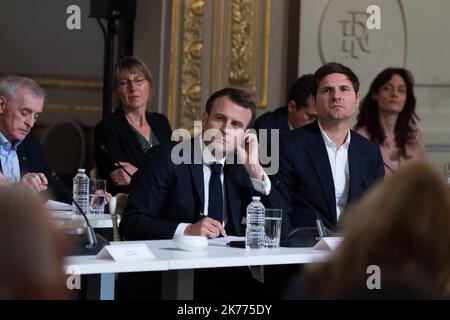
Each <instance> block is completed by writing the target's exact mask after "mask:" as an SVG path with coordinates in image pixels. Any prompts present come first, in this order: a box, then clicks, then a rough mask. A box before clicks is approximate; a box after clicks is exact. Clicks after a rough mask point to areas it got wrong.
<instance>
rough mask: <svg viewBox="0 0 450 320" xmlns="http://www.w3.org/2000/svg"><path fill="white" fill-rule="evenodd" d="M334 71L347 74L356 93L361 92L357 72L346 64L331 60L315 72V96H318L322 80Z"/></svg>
mask: <svg viewBox="0 0 450 320" xmlns="http://www.w3.org/2000/svg"><path fill="white" fill-rule="evenodd" d="M332 73H341V74H343V75H345V76H347V78H348V80H350V82H351V83H352V86H353V89H354V90H355V92H356V93H358V92H359V80H358V77H357V76H356V74H355V73H354V72H353V71H352V70H351V69H350V68H348V67H346V66H344V65H343V64H340V63H336V62H330V63H326V64H324V65H323V66H321V67H320V68H319V69H317V71H316V72H315V73H314V90H313V95H314V96H316V94H317V89H318V88H319V83H320V81H322V79H323V78H325V77H326V76H327V75H329V74H332Z"/></svg>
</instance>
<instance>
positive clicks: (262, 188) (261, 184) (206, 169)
mask: <svg viewBox="0 0 450 320" xmlns="http://www.w3.org/2000/svg"><path fill="white" fill-rule="evenodd" d="M201 150H203V186H204V188H203V190H204V195H203V199H204V204H203V210H204V211H203V215H205V216H207V215H208V204H209V180H210V179H211V168H210V166H209V165H210V164H212V163H214V162H219V163H221V164H222V166H224V165H225V160H226V158H223V159H222V160H216V158H215V157H214V156H213V155H212V154H211V152H210V150H209V149H208V148H206V147H203V148H202V149H201ZM223 179H224V175H223V170H222V173H221V174H220V181H221V182H222V199H223V200H224V203H223V211H224V212H223V226H225V225H226V224H227V221H228V215H227V202H226V201H225V199H226V197H225V188H224V187H223ZM250 180H251V182H252V186H253V188H254V189H255V190H256V191H258V192H259V193H262V194H263V195H268V194H269V193H270V189H271V183H270V179H269V177H268V176H267V174H266V173H265V172H264V175H263V180H258V179H253V178H250ZM188 225H189V223H180V224H179V225H178V227H177V229H176V230H175V233H174V235H173V236H174V237H175V236H178V235H183V234H184V230H185V229H186V228H187V226H188Z"/></svg>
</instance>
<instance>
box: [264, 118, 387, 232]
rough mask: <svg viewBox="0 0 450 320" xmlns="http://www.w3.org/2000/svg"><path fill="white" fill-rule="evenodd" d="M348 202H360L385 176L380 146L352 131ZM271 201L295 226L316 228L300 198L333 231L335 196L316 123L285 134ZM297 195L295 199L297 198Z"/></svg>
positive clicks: (313, 219)
mask: <svg viewBox="0 0 450 320" xmlns="http://www.w3.org/2000/svg"><path fill="white" fill-rule="evenodd" d="M348 165H349V176H350V185H349V194H348V202H347V203H349V202H351V201H353V200H355V199H358V198H359V197H360V196H361V195H362V193H363V192H364V191H365V190H366V189H367V188H368V187H370V186H371V185H372V184H373V183H374V182H375V181H376V180H377V179H379V178H381V177H383V176H384V166H383V159H382V156H381V152H380V149H379V147H378V146H377V145H376V144H375V143H373V142H371V141H369V140H367V139H366V138H364V137H362V136H361V135H359V134H358V133H356V132H355V131H353V130H351V138H350V145H349V149H348ZM272 185H273V186H274V188H273V189H274V192H272V197H271V200H273V201H272V202H275V203H277V204H278V206H282V207H283V208H284V209H285V210H286V212H288V217H289V219H290V223H291V226H292V227H315V219H316V215H315V213H314V210H313V209H311V208H310V207H309V206H308V205H306V204H304V203H301V201H300V200H298V199H295V197H300V198H302V199H303V200H304V201H306V202H307V203H308V204H310V205H311V206H313V207H314V208H315V209H316V210H317V211H318V212H319V214H320V215H321V217H322V219H323V220H324V224H325V226H327V227H329V228H334V227H335V226H336V224H337V219H336V197H335V190H334V182H333V176H332V172H331V167H330V163H329V160H328V154H327V150H326V147H325V143H324V141H323V138H322V135H321V132H320V128H319V125H318V122H317V120H316V121H315V122H313V123H311V124H309V125H306V126H304V127H301V128H299V129H296V130H293V131H291V132H289V133H286V134H285V135H283V137H282V139H281V145H280V170H279V172H278V174H277V175H276V176H275V177H274V178H273V181H272ZM294 195H295V196H294Z"/></svg>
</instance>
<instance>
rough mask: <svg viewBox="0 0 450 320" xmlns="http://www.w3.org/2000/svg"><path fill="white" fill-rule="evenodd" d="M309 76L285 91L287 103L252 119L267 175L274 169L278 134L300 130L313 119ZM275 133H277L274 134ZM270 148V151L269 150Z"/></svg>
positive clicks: (302, 77)
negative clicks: (254, 119)
mask: <svg viewBox="0 0 450 320" xmlns="http://www.w3.org/2000/svg"><path fill="white" fill-rule="evenodd" d="M312 90H313V75H312V74H305V75H303V76H301V77H300V78H298V79H297V81H295V83H294V84H293V85H292V86H291V88H290V89H289V95H288V99H287V104H286V106H284V107H280V108H278V109H276V110H275V111H269V112H266V113H264V114H263V115H262V116H260V117H259V118H257V119H256V121H255V124H254V125H253V129H255V130H256V134H257V135H258V140H259V144H260V148H261V150H262V151H261V154H260V161H261V164H262V165H263V166H265V167H266V168H267V171H266V172H268V173H269V174H271V173H273V172H276V171H277V170H278V163H274V162H271V160H272V159H273V157H278V154H279V148H278V146H279V138H280V136H281V135H282V134H284V133H286V132H289V131H291V130H293V129H296V128H300V127H301V126H304V125H306V124H308V123H311V122H312V121H314V120H315V119H316V117H317V112H316V108H315V106H314V100H313V96H312ZM275 130H278V132H277V134H276V132H275ZM272 146H274V148H273V149H272Z"/></svg>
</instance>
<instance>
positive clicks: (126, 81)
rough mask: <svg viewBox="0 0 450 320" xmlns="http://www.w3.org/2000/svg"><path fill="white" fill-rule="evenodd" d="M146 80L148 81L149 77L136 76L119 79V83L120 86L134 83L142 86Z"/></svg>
mask: <svg viewBox="0 0 450 320" xmlns="http://www.w3.org/2000/svg"><path fill="white" fill-rule="evenodd" d="M145 81H147V79H145V78H136V79H134V80H131V79H119V82H118V85H119V87H128V86H131V85H132V84H135V85H138V86H141V85H143V84H144V82H145Z"/></svg>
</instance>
